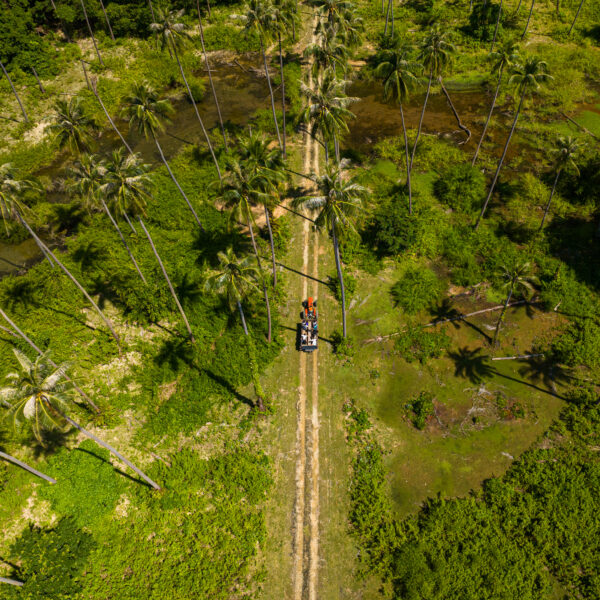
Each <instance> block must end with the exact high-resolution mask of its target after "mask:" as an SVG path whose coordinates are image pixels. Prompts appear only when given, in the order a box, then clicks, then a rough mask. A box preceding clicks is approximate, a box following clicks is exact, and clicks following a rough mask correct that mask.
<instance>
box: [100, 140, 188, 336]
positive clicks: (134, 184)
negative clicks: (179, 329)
mask: <svg viewBox="0 0 600 600" xmlns="http://www.w3.org/2000/svg"><path fill="white" fill-rule="evenodd" d="M149 170H150V165H146V164H144V163H143V162H142V160H141V158H140V156H139V155H138V154H134V155H131V154H129V155H125V153H124V152H123V149H122V148H120V149H119V150H116V151H115V152H113V154H112V159H111V160H110V161H108V163H107V165H106V176H105V183H104V184H103V185H102V186H101V188H100V194H101V195H103V196H106V199H107V200H108V202H109V204H110V205H111V206H112V207H113V209H114V210H115V211H116V213H117V214H120V215H134V216H137V219H138V223H139V224H140V226H141V227H142V230H143V231H144V233H145V234H146V238H147V239H148V242H149V244H150V247H151V248H152V252H153V253H154V256H155V258H156V261H157V262H158V264H159V266H160V269H161V271H162V274H163V276H164V278H165V281H166V282H167V285H168V287H169V291H170V292H171V296H172V297H173V300H174V301H175V304H176V306H177V309H178V310H179V313H180V314H181V317H182V318H183V322H184V324H185V327H186V329H187V331H188V334H189V336H190V340H191V341H192V343H194V341H195V340H194V334H193V333H192V328H191V327H190V323H189V321H188V318H187V315H186V314H185V311H184V310H183V307H182V305H181V302H180V301H179V298H178V297H177V294H176V293H175V288H174V287H173V284H172V283H171V279H170V278H169V275H168V274H167V270H166V269H165V266H164V264H163V261H162V259H161V257H160V255H159V254H158V251H157V250H156V246H155V245H154V241H153V239H152V236H151V235H150V232H149V231H148V229H147V228H146V226H145V224H144V221H143V220H142V214H144V213H145V207H146V201H147V200H148V199H149V198H150V197H151V194H150V190H151V187H152V181H151V179H150V177H149V176H148V171H149ZM144 283H145V280H144Z"/></svg>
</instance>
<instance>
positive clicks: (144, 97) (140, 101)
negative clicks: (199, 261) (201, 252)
mask: <svg viewBox="0 0 600 600" xmlns="http://www.w3.org/2000/svg"><path fill="white" fill-rule="evenodd" d="M173 112H174V111H173V107H172V106H171V103H170V102H169V101H168V100H160V99H159V97H158V93H157V92H156V91H155V90H154V89H153V88H151V87H150V86H149V85H148V84H147V83H146V82H142V83H134V84H133V87H132V90H131V94H130V95H129V96H128V97H127V98H125V107H124V109H123V114H124V115H126V116H127V117H128V118H129V126H130V127H136V128H137V130H138V131H139V132H140V133H143V134H144V136H145V137H146V138H148V137H150V136H152V139H153V140H154V143H155V144H156V148H157V149H158V152H159V154H160V158H161V159H162V161H163V164H164V165H165V167H166V168H167V171H168V173H169V175H170V176H171V179H172V180H173V183H174V184H175V185H176V186H177V189H178V190H179V193H180V194H181V196H182V197H183V199H184V200H185V202H186V204H187V205H188V208H189V209H190V210H191V211H192V214H193V215H194V219H196V223H197V224H198V227H200V229H201V230H204V228H203V227H202V223H200V219H199V218H198V215H197V214H196V211H195V210H194V207H193V206H192V203H191V202H190V201H189V200H188V197H187V196H186V195H185V192H184V191H183V189H182V188H181V186H180V185H179V181H177V179H176V177H175V175H174V174H173V171H171V167H170V166H169V163H168V162H167V159H166V158H165V155H164V152H163V149H162V147H161V145H160V142H159V141H158V137H157V134H158V132H159V131H162V130H163V129H164V125H163V120H166V119H167V117H168V116H169V115H171V114H173Z"/></svg>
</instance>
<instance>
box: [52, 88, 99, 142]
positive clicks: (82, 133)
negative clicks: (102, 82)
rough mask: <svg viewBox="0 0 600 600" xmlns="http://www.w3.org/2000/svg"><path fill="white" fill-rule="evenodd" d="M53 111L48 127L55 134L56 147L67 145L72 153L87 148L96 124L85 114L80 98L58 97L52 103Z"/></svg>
mask: <svg viewBox="0 0 600 600" xmlns="http://www.w3.org/2000/svg"><path fill="white" fill-rule="evenodd" d="M54 111H55V113H56V114H55V115H54V118H53V119H54V121H53V123H52V124H51V125H50V126H49V127H48V129H49V131H50V132H52V133H54V134H55V137H56V142H57V144H58V147H59V148H65V147H68V148H69V149H70V150H71V152H72V153H73V154H81V153H82V152H86V151H87V150H89V148H90V146H91V144H92V141H93V138H92V134H93V133H95V132H96V131H98V124H97V123H96V121H94V119H93V118H91V117H89V116H88V115H87V114H86V111H85V109H84V107H83V105H82V104H81V99H80V98H77V97H74V98H71V99H69V100H65V99H64V98H59V99H58V100H57V101H56V102H55V104H54Z"/></svg>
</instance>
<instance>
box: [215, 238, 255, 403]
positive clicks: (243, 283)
mask: <svg viewBox="0 0 600 600" xmlns="http://www.w3.org/2000/svg"><path fill="white" fill-rule="evenodd" d="M217 259H218V261H219V265H218V267H217V269H216V270H215V271H213V272H212V273H210V274H209V276H208V277H207V279H206V281H205V284H204V289H205V290H206V291H210V292H215V293H217V294H221V295H223V296H225V298H226V299H227V303H228V305H229V308H230V310H231V311H232V312H234V311H235V309H236V308H237V309H238V311H239V313H240V319H241V321H242V327H243V328H244V334H245V336H246V341H247V343H248V359H249V362H250V370H251V372H252V381H253V383H254V391H255V393H256V396H257V398H258V410H260V411H261V412H262V411H264V410H265V404H264V396H265V394H264V392H263V389H262V386H261V384H260V379H259V376H258V365H257V362H256V356H255V352H254V345H253V344H252V338H251V337H250V334H249V332H248V324H247V323H246V317H245V315H244V308H243V306H242V303H243V301H244V299H245V298H246V297H247V296H248V294H249V293H250V292H251V291H253V290H257V291H258V287H257V285H256V281H257V280H258V279H259V278H260V277H261V275H260V273H259V270H258V269H257V268H256V267H255V266H253V265H252V264H251V262H252V257H251V256H246V257H244V258H238V257H237V256H236V255H235V253H234V251H233V249H232V248H227V250H226V251H225V252H222V251H221V252H219V253H218V254H217Z"/></svg>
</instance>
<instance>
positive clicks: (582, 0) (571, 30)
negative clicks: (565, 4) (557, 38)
mask: <svg viewBox="0 0 600 600" xmlns="http://www.w3.org/2000/svg"><path fill="white" fill-rule="evenodd" d="M584 2H585V0H581V2H580V3H579V6H578V7H577V12H576V13H575V17H574V18H573V22H572V23H571V27H570V28H569V34H568V35H571V33H572V32H573V27H575V22H576V21H577V19H578V18H579V13H580V12H581V9H582V7H583V3H584Z"/></svg>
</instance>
